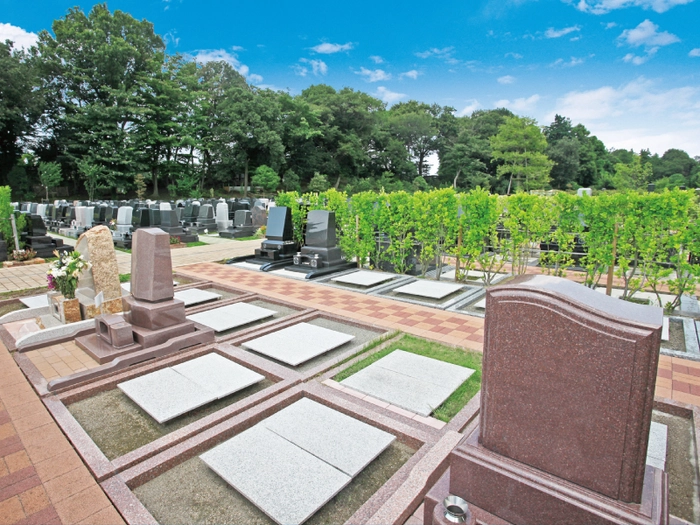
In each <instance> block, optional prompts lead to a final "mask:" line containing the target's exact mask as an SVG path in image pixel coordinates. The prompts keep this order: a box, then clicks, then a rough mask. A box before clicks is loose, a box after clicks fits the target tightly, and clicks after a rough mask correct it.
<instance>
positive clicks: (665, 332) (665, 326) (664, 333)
mask: <svg viewBox="0 0 700 525" xmlns="http://www.w3.org/2000/svg"><path fill="white" fill-rule="evenodd" d="M669 332H670V326H669V320H668V317H666V316H664V320H663V322H662V325H661V340H662V341H669V340H670V339H671V335H670V333H669Z"/></svg>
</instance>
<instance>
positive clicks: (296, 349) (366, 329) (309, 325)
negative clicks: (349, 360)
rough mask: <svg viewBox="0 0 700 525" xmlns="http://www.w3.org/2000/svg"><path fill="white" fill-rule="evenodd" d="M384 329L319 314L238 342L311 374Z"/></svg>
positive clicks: (285, 364)
mask: <svg viewBox="0 0 700 525" xmlns="http://www.w3.org/2000/svg"><path fill="white" fill-rule="evenodd" d="M383 333H385V332H384V331H379V330H377V329H376V328H373V327H370V326H366V325H362V324H359V323H352V322H349V321H347V322H346V321H345V320H343V319H342V318H334V317H331V316H327V315H319V314H317V315H315V316H313V317H311V318H306V319H305V320H304V321H303V322H300V323H296V324H294V325H292V326H290V327H288V328H284V329H282V330H274V331H272V330H271V331H269V332H268V333H266V334H265V335H262V336H260V337H252V338H249V339H248V338H247V339H243V338H242V339H241V340H240V343H237V342H234V344H236V345H237V346H240V347H241V348H243V349H245V350H248V351H250V352H253V353H254V354H257V355H261V356H263V357H265V358H267V359H272V360H273V361H274V362H276V363H280V364H282V365H283V366H285V367H288V368H290V369H292V370H294V371H296V372H299V373H302V374H304V375H307V374H313V373H319V372H321V371H324V370H326V369H327V368H328V367H329V366H330V365H332V364H333V363H334V362H336V361H337V360H338V359H341V358H345V357H350V356H351V355H353V354H355V353H356V352H358V351H360V349H361V348H362V347H363V346H365V345H366V344H368V343H370V342H371V341H372V340H374V339H376V338H378V337H379V336H381V335H382V334H383ZM294 363H296V364H294Z"/></svg>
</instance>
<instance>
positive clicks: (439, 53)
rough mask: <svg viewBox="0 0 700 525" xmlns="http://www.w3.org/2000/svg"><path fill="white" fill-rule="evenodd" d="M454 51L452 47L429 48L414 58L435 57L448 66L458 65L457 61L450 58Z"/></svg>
mask: <svg viewBox="0 0 700 525" xmlns="http://www.w3.org/2000/svg"><path fill="white" fill-rule="evenodd" d="M454 50H455V48H454V46H450V47H443V48H442V49H439V48H437V47H431V48H430V49H428V50H427V51H421V52H420V53H416V56H417V57H418V58H430V57H435V58H439V59H441V60H444V61H445V62H447V63H448V64H458V63H459V60H457V59H455V58H453V57H452V52H453V51H454Z"/></svg>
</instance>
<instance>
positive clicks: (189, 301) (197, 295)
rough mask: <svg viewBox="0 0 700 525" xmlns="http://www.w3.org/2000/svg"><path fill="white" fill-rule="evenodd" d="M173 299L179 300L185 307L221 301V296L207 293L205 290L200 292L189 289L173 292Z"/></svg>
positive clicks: (195, 289) (197, 289) (196, 289)
mask: <svg viewBox="0 0 700 525" xmlns="http://www.w3.org/2000/svg"><path fill="white" fill-rule="evenodd" d="M175 299H179V300H180V301H182V302H184V303H185V306H193V305H195V304H202V303H207V302H209V301H215V300H217V299H221V294H218V293H214V292H209V291H207V290H200V289H199V288H190V289H189V290H182V291H179V292H175Z"/></svg>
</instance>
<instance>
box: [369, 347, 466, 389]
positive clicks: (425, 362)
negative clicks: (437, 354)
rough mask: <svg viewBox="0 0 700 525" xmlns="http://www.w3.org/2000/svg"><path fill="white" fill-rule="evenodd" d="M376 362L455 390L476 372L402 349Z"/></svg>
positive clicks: (401, 372) (384, 366) (388, 368)
mask: <svg viewBox="0 0 700 525" xmlns="http://www.w3.org/2000/svg"><path fill="white" fill-rule="evenodd" d="M374 364H377V365H379V366H381V367H382V368H386V369H387V370H392V371H394V372H397V373H399V374H403V375H406V376H409V377H413V378H415V379H420V380H421V381H425V382H426V383H433V384H435V385H440V386H444V387H446V388H451V389H452V390H453V391H454V390H456V389H457V388H459V385H461V384H462V383H464V382H465V381H466V380H467V379H469V377H470V376H471V375H472V374H473V373H474V370H472V369H471V368H467V367H464V366H459V365H455V364H452V363H446V362H445V361H440V360H439V359H433V358H430V357H426V356H424V355H418V354H414V353H411V352H405V351H404V350H400V349H398V350H394V351H393V352H391V353H390V354H388V355H386V356H384V357H382V358H381V359H380V360H379V361H377V362H376V363H374Z"/></svg>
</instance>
